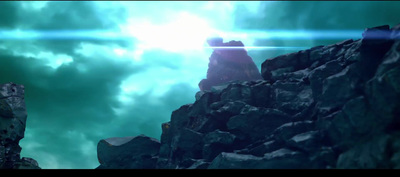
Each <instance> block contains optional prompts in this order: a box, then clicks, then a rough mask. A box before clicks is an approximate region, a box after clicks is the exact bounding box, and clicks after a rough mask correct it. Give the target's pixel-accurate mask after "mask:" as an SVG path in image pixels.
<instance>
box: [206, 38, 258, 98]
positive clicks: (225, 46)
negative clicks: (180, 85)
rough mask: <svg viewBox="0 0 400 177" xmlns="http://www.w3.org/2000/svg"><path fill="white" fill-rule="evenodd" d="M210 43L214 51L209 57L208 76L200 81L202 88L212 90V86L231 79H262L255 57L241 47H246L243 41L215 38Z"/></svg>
mask: <svg viewBox="0 0 400 177" xmlns="http://www.w3.org/2000/svg"><path fill="white" fill-rule="evenodd" d="M216 41H217V42H216ZM209 44H210V46H211V47H212V48H213V50H214V52H213V53H212V54H211V57H210V58H209V59H210V62H209V64H208V70H207V78H206V79H203V80H201V81H200V83H199V88H200V90H202V91H203V90H210V89H211V87H212V86H216V85H219V84H223V83H226V82H229V81H235V80H239V81H246V80H259V79H262V78H261V75H260V72H259V70H258V68H257V66H256V65H255V64H254V62H253V59H252V58H251V57H250V56H248V55H247V51H246V50H245V49H244V48H240V47H244V45H243V43H242V42H240V41H229V42H227V43H223V40H222V38H215V39H211V40H209ZM232 47H239V48H232Z"/></svg>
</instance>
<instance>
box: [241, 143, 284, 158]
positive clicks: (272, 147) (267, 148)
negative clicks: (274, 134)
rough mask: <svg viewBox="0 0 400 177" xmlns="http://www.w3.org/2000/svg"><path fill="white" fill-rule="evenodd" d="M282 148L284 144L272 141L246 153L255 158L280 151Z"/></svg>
mask: <svg viewBox="0 0 400 177" xmlns="http://www.w3.org/2000/svg"><path fill="white" fill-rule="evenodd" d="M283 146H284V144H283V143H282V142H279V141H274V140H272V141H267V142H265V143H263V144H261V145H259V146H256V147H254V148H252V149H250V150H249V151H248V152H247V153H249V154H251V155H254V156H257V157H263V156H264V154H266V153H270V152H273V151H276V150H278V149H281V148H283Z"/></svg>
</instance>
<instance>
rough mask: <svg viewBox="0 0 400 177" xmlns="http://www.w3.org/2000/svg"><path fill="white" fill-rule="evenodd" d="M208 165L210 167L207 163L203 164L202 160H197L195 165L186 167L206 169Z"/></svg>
mask: <svg viewBox="0 0 400 177" xmlns="http://www.w3.org/2000/svg"><path fill="white" fill-rule="evenodd" d="M209 165H210V163H209V162H204V161H202V160H198V161H196V162H195V163H193V165H192V166H190V167H188V168H187V169H207V168H208V166H209Z"/></svg>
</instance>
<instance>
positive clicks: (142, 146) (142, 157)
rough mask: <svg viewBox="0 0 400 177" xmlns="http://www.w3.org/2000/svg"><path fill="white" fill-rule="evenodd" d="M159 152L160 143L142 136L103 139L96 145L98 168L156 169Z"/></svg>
mask: <svg viewBox="0 0 400 177" xmlns="http://www.w3.org/2000/svg"><path fill="white" fill-rule="evenodd" d="M159 150H160V142H159V141H158V140H156V139H153V138H150V137H147V136H144V135H139V136H135V137H115V138H108V139H103V140H101V141H99V143H98V145H97V157H98V159H99V162H100V167H98V168H99V169H128V168H131V169H132V168H135V169H138V168H144V169H152V168H155V167H156V162H157V155H158V153H159Z"/></svg>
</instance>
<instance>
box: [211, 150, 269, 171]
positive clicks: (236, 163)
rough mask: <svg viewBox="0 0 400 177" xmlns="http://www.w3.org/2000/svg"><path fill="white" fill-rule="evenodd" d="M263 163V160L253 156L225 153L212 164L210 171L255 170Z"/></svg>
mask: <svg viewBox="0 0 400 177" xmlns="http://www.w3.org/2000/svg"><path fill="white" fill-rule="evenodd" d="M261 161H262V158H260V157H255V156H252V155H243V154H235V153H225V152H223V153H221V154H220V155H219V156H218V157H216V158H215V159H214V160H213V161H212V162H211V164H210V165H209V166H208V169H254V168H257V166H258V165H259V164H260V162H261Z"/></svg>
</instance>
